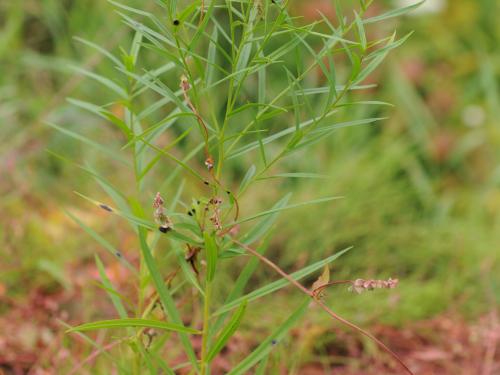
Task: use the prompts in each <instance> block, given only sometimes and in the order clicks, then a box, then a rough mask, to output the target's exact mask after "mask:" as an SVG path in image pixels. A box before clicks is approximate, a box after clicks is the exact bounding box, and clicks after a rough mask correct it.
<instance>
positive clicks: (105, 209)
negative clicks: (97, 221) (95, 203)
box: [99, 203, 113, 212]
mask: <svg viewBox="0 0 500 375" xmlns="http://www.w3.org/2000/svg"><path fill="white" fill-rule="evenodd" d="M99 207H101V208H102V209H103V210H104V211H108V212H113V209H112V208H111V207H109V206H108V205H106V204H102V203H101V204H100V205H99Z"/></svg>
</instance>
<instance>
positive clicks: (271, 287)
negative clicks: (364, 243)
mask: <svg viewBox="0 0 500 375" xmlns="http://www.w3.org/2000/svg"><path fill="white" fill-rule="evenodd" d="M350 249H352V247H348V248H346V249H344V250H342V251H340V252H338V253H337V254H333V255H331V256H329V257H328V258H326V259H323V260H320V261H318V262H316V263H313V264H311V265H309V266H307V267H304V268H303V269H301V270H300V271H296V272H294V273H292V274H290V276H291V277H292V278H293V279H294V280H300V279H302V278H304V277H306V276H308V275H310V274H311V273H313V272H315V271H317V270H319V269H320V268H321V267H323V266H325V265H326V264H329V263H331V262H333V261H334V260H335V259H337V258H338V257H340V256H341V255H343V254H345V253H346V252H347V251H349V250H350ZM289 283H290V281H288V280H286V279H281V280H277V281H274V282H272V283H270V284H267V285H266V286H263V287H262V288H259V289H257V290H254V291H253V292H250V293H248V294H246V295H244V296H243V297H240V298H236V299H234V300H233V301H231V302H229V303H227V304H225V305H224V306H222V307H221V308H219V309H218V310H217V311H216V312H215V313H214V314H213V315H219V314H222V313H224V312H226V311H230V310H232V309H234V308H236V307H237V306H239V305H240V304H241V302H243V301H244V300H247V301H248V302H251V301H254V300H256V299H259V298H262V297H264V296H266V295H268V294H271V293H273V292H276V291H277V290H280V289H281V288H283V287H285V286H287V285H288V284H289Z"/></svg>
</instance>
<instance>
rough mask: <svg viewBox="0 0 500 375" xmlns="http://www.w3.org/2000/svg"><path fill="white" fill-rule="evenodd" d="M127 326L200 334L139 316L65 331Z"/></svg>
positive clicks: (105, 321)
mask: <svg viewBox="0 0 500 375" xmlns="http://www.w3.org/2000/svg"><path fill="white" fill-rule="evenodd" d="M127 327H146V328H157V329H163V330H166V331H174V332H182V333H189V334H193V335H199V334H201V332H200V331H198V330H197V329H193V328H188V327H184V326H182V325H178V324H173V323H167V322H162V321H160V320H152V319H140V318H127V319H111V320H100V321H97V322H92V323H85V324H82V325H79V326H76V327H73V328H70V329H68V330H67V331H66V332H83V331H93V330H96V329H103V328H127Z"/></svg>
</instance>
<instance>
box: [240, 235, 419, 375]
mask: <svg viewBox="0 0 500 375" xmlns="http://www.w3.org/2000/svg"><path fill="white" fill-rule="evenodd" d="M231 241H232V242H234V243H235V244H237V245H238V246H240V247H242V248H243V249H245V250H246V251H248V252H249V253H250V254H252V255H253V256H255V257H257V258H258V259H259V260H260V261H262V262H263V263H265V264H266V265H268V266H269V267H270V268H272V269H273V270H274V271H276V272H277V273H279V274H280V275H281V276H282V277H284V278H285V279H286V280H288V281H289V282H290V283H291V284H292V285H294V286H295V287H296V288H297V289H299V290H300V291H301V292H302V293H304V294H307V295H308V296H309V297H311V299H312V300H313V302H314V303H315V304H316V305H318V306H319V307H320V308H321V309H323V310H324V311H325V312H326V313H327V314H328V315H330V316H331V317H332V318H333V319H335V320H337V321H339V322H341V323H342V324H344V325H346V326H348V327H350V328H352V329H353V330H355V331H357V332H359V333H361V334H362V335H364V336H366V337H368V338H369V339H370V340H372V341H373V342H375V343H376V344H377V345H378V346H380V347H381V348H382V349H383V350H384V351H385V352H387V353H388V354H390V355H391V356H392V357H393V358H394V359H395V360H396V361H397V362H398V363H399V364H400V365H401V366H402V367H403V368H404V369H405V370H406V372H407V373H408V374H410V375H414V374H413V372H412V371H411V370H410V369H409V368H408V366H406V364H405V363H404V362H403V360H402V359H401V358H400V357H399V356H398V355H397V354H396V353H394V352H393V351H392V350H391V349H390V348H389V347H388V346H387V345H385V344H384V343H383V342H382V341H380V340H379V339H377V338H376V337H375V336H373V335H372V334H371V333H369V332H368V331H365V330H364V329H363V328H361V327H358V326H357V325H356V324H354V323H351V322H350V321H348V320H346V319H344V318H342V317H341V316H339V315H338V314H336V313H334V312H333V311H332V310H331V309H330V308H329V307H328V306H327V305H325V304H324V302H323V301H321V300H320V299H319V298H316V294H315V293H314V292H313V291H311V290H309V289H307V288H306V287H305V286H303V285H302V284H301V283H299V282H298V281H297V280H295V279H294V278H293V277H291V276H290V275H289V274H287V273H286V272H285V271H283V270H282V269H281V268H280V267H279V266H278V265H276V264H275V263H273V262H272V261H271V260H269V259H268V258H266V257H265V256H263V255H262V254H259V252H257V251H256V250H254V249H252V248H251V247H250V246H248V245H245V244H244V243H242V242H240V241H238V240H235V239H231Z"/></svg>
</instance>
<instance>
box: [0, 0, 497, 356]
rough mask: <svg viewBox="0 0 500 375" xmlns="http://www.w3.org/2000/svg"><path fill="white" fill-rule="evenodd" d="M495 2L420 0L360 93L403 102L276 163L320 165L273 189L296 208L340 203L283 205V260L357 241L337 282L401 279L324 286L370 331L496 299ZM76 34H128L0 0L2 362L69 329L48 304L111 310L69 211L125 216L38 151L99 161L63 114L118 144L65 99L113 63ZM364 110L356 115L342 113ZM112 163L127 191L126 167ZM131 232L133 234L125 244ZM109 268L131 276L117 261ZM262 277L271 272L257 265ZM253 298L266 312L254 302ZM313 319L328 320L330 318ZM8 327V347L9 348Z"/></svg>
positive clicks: (106, 38)
mask: <svg viewBox="0 0 500 375" xmlns="http://www.w3.org/2000/svg"><path fill="white" fill-rule="evenodd" d="M131 3H133V1H132V2H131ZM136 3H138V2H136ZM141 3H144V2H141ZM375 3H376V5H375V10H377V9H378V10H382V9H384V8H387V7H393V6H401V5H403V4H406V3H408V2H407V1H376V2H375ZM329 4H330V2H329V1H323V0H316V1H297V2H294V4H293V5H291V7H292V12H293V13H294V14H296V15H302V16H304V17H305V18H306V19H308V20H311V19H312V18H315V17H317V14H316V12H315V11H314V9H316V8H319V9H321V10H322V11H323V12H325V14H327V15H328V14H329V13H328V12H332V11H331V8H330V6H329ZM499 8H500V5H499V2H498V1H496V0H452V1H451V0H450V1H445V0H441V1H438V0H428V1H427V3H426V4H425V5H424V6H423V7H422V8H421V9H420V10H418V11H415V12H413V13H412V14H411V15H409V16H406V17H403V18H401V19H398V20H396V21H393V23H392V24H390V25H384V26H383V28H382V29H381V30H380V32H383V31H384V30H385V29H386V28H387V29H390V28H391V27H395V26H396V27H397V28H398V35H404V34H406V33H407V32H409V31H411V30H415V33H414V34H413V35H412V37H411V38H410V39H409V41H407V42H406V43H405V44H404V45H403V46H402V47H400V48H399V49H397V50H396V51H394V52H392V53H391V55H390V57H389V58H388V60H387V61H386V62H385V63H384V64H383V67H382V68H379V69H378V70H377V72H376V75H375V76H374V77H372V78H371V81H373V82H376V83H378V87H377V89H372V90H370V91H369V92H365V93H361V94H358V97H359V98H367V99H369V100H373V99H376V100H384V101H388V102H391V103H393V104H394V105H395V107H394V108H392V107H386V108H382V109H377V111H378V112H376V113H377V115H378V114H380V115H383V116H387V117H388V119H387V120H384V121H383V122H381V123H378V124H376V125H374V126H368V127H354V128H348V129H344V130H342V131H338V132H336V133H335V134H334V135H333V136H332V137H331V138H329V139H328V141H326V142H324V143H323V144H322V145H321V146H320V147H319V148H318V149H317V150H316V153H315V154H314V155H312V156H309V157H307V158H304V157H303V156H302V157H301V156H300V155H297V156H294V157H293V158H291V159H289V160H287V162H286V164H285V166H284V169H292V170H293V171H301V170H306V171H311V170H314V171H315V172H319V173H325V174H327V175H328V176H329V177H328V179H327V180H326V181H323V180H321V181H320V182H318V181H317V180H311V181H302V180H300V181H297V180H296V181H290V182H286V183H280V182H278V181H277V182H276V184H275V188H276V189H275V190H276V191H278V190H280V189H287V190H290V191H293V192H294V199H295V200H297V201H300V200H304V199H306V198H313V197H317V196H325V195H342V196H345V198H344V199H343V200H339V201H337V202H335V203H334V204H331V205H328V206H327V208H326V209H325V207H323V206H320V207H318V206H316V207H313V208H310V207H309V208H304V209H298V210H295V211H293V212H288V213H286V214H283V216H282V217H281V219H280V221H279V225H278V226H277V229H276V230H275V236H274V239H273V240H272V241H273V242H272V249H271V251H270V254H271V256H272V258H273V259H274V260H276V261H277V262H278V263H279V264H280V265H282V266H283V267H284V268H286V269H294V268H297V267H302V266H304V265H305V264H307V263H309V262H311V261H313V260H316V259H318V258H321V257H324V256H325V255H326V254H329V253H330V252H332V251H334V250H339V249H341V248H344V247H347V246H350V245H353V246H354V249H353V250H352V251H350V252H349V253H348V254H347V255H345V256H344V257H343V258H342V259H340V260H339V261H337V262H336V263H335V264H334V267H333V269H332V278H335V279H346V278H350V279H353V278H357V277H361V278H388V277H396V278H399V279H400V281H401V283H400V286H399V287H398V289H396V290H395V291H390V292H387V293H386V292H384V291H382V292H380V293H378V292H377V294H365V295H361V296H356V297H355V298H352V297H348V294H347V292H346V291H345V290H341V289H339V291H335V292H334V291H332V292H329V297H328V298H329V301H330V302H331V304H332V306H333V307H334V309H335V310H336V311H338V312H339V313H341V314H343V315H344V316H346V317H349V318H351V319H353V320H354V321H356V322H358V323H360V324H363V325H365V326H370V324H374V323H377V324H380V323H382V324H386V325H392V326H397V327H401V326H404V325H405V324H408V323H409V322H415V321H419V320H424V319H429V318H432V317H435V316H439V315H440V314H444V313H450V312H453V313H456V314H459V315H460V316H463V317H464V318H465V319H466V320H468V321H475V319H477V318H478V317H479V316H482V315H483V314H484V313H486V312H489V311H491V310H493V309H495V308H496V307H497V306H498V303H499V301H500V294H499V292H498V290H499V287H500V285H499V281H500V277H499V275H500V267H499V266H500V264H499V261H500V189H499V188H500V120H499V119H500V80H499V77H500V23H499V22H498V14H500V9H499ZM74 36H82V37H85V38H86V39H87V40H91V41H93V42H95V43H97V44H99V45H101V46H104V47H105V48H107V49H109V50H112V51H117V50H118V47H119V46H120V45H122V46H126V45H127V44H128V43H129V41H130V39H131V33H130V32H129V30H127V29H126V28H124V26H123V25H122V23H121V21H120V19H119V17H118V16H117V15H116V14H115V13H114V11H113V9H112V7H111V5H110V4H109V3H107V2H105V1H100V0H25V1H7V0H0V72H1V74H0V123H1V127H0V156H1V157H0V210H1V213H2V215H1V216H0V243H1V247H0V259H1V260H0V302H1V303H0V325H2V326H3V327H2V331H3V332H0V338H1V337H2V334H3V336H4V338H3V339H2V340H0V352H1V351H2V346H1V345H4V348H3V349H4V353H6V354H4V355H3V357H2V355H0V359H1V360H2V361H3V362H2V363H1V364H5V363H8V361H9V359H8V358H10V357H8V353H10V352H9V351H7V350H10V351H12V352H17V353H19V352H23V353H28V354H29V356H28V354H26V355H27V356H28V359H26V361H28V362H29V361H36V360H39V358H38V357H37V355H36V354H33V352H34V351H35V350H34V348H36V347H38V345H40V344H39V343H40V341H42V342H44V343H45V344H46V345H45V346H44V347H50V345H54V344H52V342H53V338H54V337H56V336H57V337H60V335H59V332H60V331H61V327H60V326H58V325H57V324H56V323H54V322H52V320H51V318H50V314H51V308H52V307H51V305H50V304H49V305H48V306H46V304H47V303H48V302H47V300H48V301H49V302H50V301H52V300H54V301H55V302H54V303H57V304H59V305H62V306H63V307H62V308H61V307H58V308H57V310H58V311H59V312H60V311H64V312H65V314H66V315H64V314H63V315H62V316H61V318H63V319H64V318H65V317H66V318H67V317H68V316H69V317H71V319H76V317H78V319H87V318H91V317H92V316H95V314H96V311H98V310H99V309H100V308H103V307H102V306H101V305H103V304H104V302H101V301H98V302H96V295H98V296H103V293H104V292H103V291H102V290H99V289H98V288H95V287H93V286H92V285H91V286H90V287H89V284H91V281H89V280H91V279H92V277H94V276H95V275H94V274H93V272H94V273H95V270H94V268H93V266H92V264H93V254H94V253H95V252H96V251H100V250H99V248H98V246H97V245H96V244H95V243H93V240H92V239H91V238H90V237H88V236H87V235H86V234H85V233H83V232H82V231H81V230H79V229H78V228H77V227H76V226H75V225H74V224H73V223H72V222H71V221H70V220H69V219H68V218H67V217H66V216H65V215H64V213H63V212H62V209H63V208H71V209H72V210H77V211H78V214H79V215H80V217H84V218H85V220H86V222H87V223H89V224H92V225H94V226H97V227H100V228H102V231H103V232H108V231H109V232H110V233H111V234H110V235H112V236H113V235H114V236H118V235H119V233H120V230H119V229H118V230H116V228H111V227H112V226H113V225H116V223H114V224H113V223H108V222H106V221H105V220H104V218H103V217H102V215H101V214H100V213H96V212H95V211H87V210H88V206H86V205H85V204H84V203H83V202H82V201H81V200H80V199H79V198H77V197H76V196H75V195H74V194H73V193H72V192H73V190H78V191H83V192H87V193H88V195H90V196H96V195H97V196H102V193H101V192H100V191H99V192H97V191H98V187H97V186H95V183H94V182H93V181H92V180H90V179H89V178H88V177H86V176H85V175H84V174H83V173H82V172H80V171H78V169H77V168H75V167H74V166H72V165H70V164H67V163H64V162H62V161H60V160H58V159H57V158H54V157H52V156H51V155H50V154H49V153H47V152H46V150H57V152H59V153H62V154H64V155H66V156H67V157H69V158H74V159H77V160H82V159H85V160H90V161H99V158H100V155H99V154H98V153H96V152H95V151H94V150H92V149H88V148H86V147H84V146H82V145H81V144H80V145H79V144H78V143H75V142H73V141H70V140H69V139H68V138H66V137H65V136H64V135H62V134H60V133H57V132H55V131H54V130H53V129H51V128H50V127H48V126H47V125H46V124H45V123H46V122H47V121H50V122H55V123H58V122H60V121H64V122H65V123H71V124H73V125H72V128H73V129H79V130H80V129H84V131H85V132H88V134H93V135H94V136H96V137H99V138H101V139H103V140H106V139H107V138H106V137H111V138H113V137H114V135H113V134H112V132H108V131H107V130H106V128H105V127H104V126H95V125H96V124H97V125H99V124H100V123H99V121H98V120H97V119H96V118H94V117H92V116H90V115H87V114H84V113H83V112H81V111H78V110H77V109H75V108H74V107H72V106H70V105H69V103H67V101H66V98H67V97H68V96H71V97H77V98H87V99H88V98H91V99H92V100H94V101H95V102H98V103H105V102H106V101H107V100H108V99H109V98H108V97H107V95H108V93H107V92H103V90H102V89H101V88H100V87H99V86H97V85H96V84H95V83H93V82H90V81H89V80H86V79H85V78H84V77H82V76H81V75H76V74H75V73H74V71H72V70H71V69H70V68H69V67H70V66H71V65H80V66H85V67H86V68H87V69H89V70H94V69H95V70H98V71H99V72H100V73H101V74H106V73H110V71H111V69H112V66H110V65H108V64H104V63H103V61H102V57H101V56H100V55H99V54H97V53H96V52H95V51H93V50H91V49H89V48H86V47H85V46H83V45H82V44H78V43H76V42H75V41H74V39H73V37H74ZM110 74H112V73H110ZM369 110H370V111H371V110H372V109H370V108H369V109H366V108H363V109H362V110H361V111H369ZM353 111H354V110H353ZM356 111H358V112H356ZM364 114H366V113H359V110H355V111H354V112H353V113H347V114H346V116H347V117H349V118H352V117H354V118H355V117H359V116H361V115H364ZM368 114H371V113H368ZM108 172H109V173H111V174H113V176H114V178H115V179H116V181H121V182H118V184H120V183H121V184H122V185H124V184H126V177H125V176H120V175H119V172H116V171H112V170H110V171H108ZM252 194H253V199H255V200H256V201H259V200H260V199H262V200H267V199H269V198H270V196H269V195H272V194H269V192H268V193H266V194H265V196H264V194H262V196H261V195H260V192H259V189H258V188H257V189H254V192H253V193H252ZM122 241H123V242H124V243H125V244H126V243H127V237H123V239H122ZM125 246H129V247H130V246H132V245H130V244H129V245H125ZM108 271H110V272H111V273H113V272H115V274H114V276H113V277H114V279H115V280H117V281H118V282H123V283H126V280H121V279H120V277H123V276H121V275H120V272H119V271H117V270H114V269H113V268H112V267H110V269H108ZM89 275H90V276H89ZM229 276H230V273H228V277H229ZM259 277H260V278H261V279H262V278H266V277H274V276H272V275H271V274H270V272H267V271H262V272H261V273H260V274H259ZM255 282H256V283H258V282H259V279H258V278H256V280H255ZM221 293H222V291H221ZM42 297H43V298H42ZM295 297H296V296H295V295H287V294H286V293H284V294H280V295H279V296H278V297H277V298H270V299H269V300H268V305H267V306H263V307H262V310H263V311H273V310H270V306H271V308H276V311H279V308H280V306H281V308H283V306H287V305H286V304H287V303H290V304H292V303H294V299H295ZM339 297H340V298H339ZM102 299H103V298H102ZM40 306H41V307H40ZM253 308H254V309H255V313H259V311H258V310H259V307H258V306H256V307H253ZM30 309H31V310H30ZM33 311H34V313H33ZM33 314H34V315H33ZM28 316H31V317H33V322H36V323H33V324H34V326H31V327H24V326H23V325H22V324H21V323H19V320H24V319H25V317H28ZM279 318H280V316H279V315H277V316H276V317H275V318H273V317H270V318H269V319H268V320H263V322H262V324H267V323H269V322H272V321H273V319H279ZM318 319H319V320H320V321H321V319H324V323H325V324H328V323H327V319H326V318H323V317H321V316H320V314H318ZM266 322H267V323H266ZM18 323H19V324H21V332H22V334H19V330H20V328H19V327H20V325H19V324H18ZM4 327H5V328H4ZM23 327H24V328H23ZM40 327H43V330H41V328H40ZM30 329H31V330H30ZM58 335H59V336H58ZM7 336H12V337H14V338H15V340H14V341H12V340H10V341H9V340H7V341H6V339H5V337H7ZM16 340H17V341H16ZM44 340H45V341H44ZM62 340H67V339H62ZM2 343H3V344H2ZM16 345H17V346H16ZM68 347H70V346H68ZM69 350H71V349H69Z"/></svg>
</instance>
